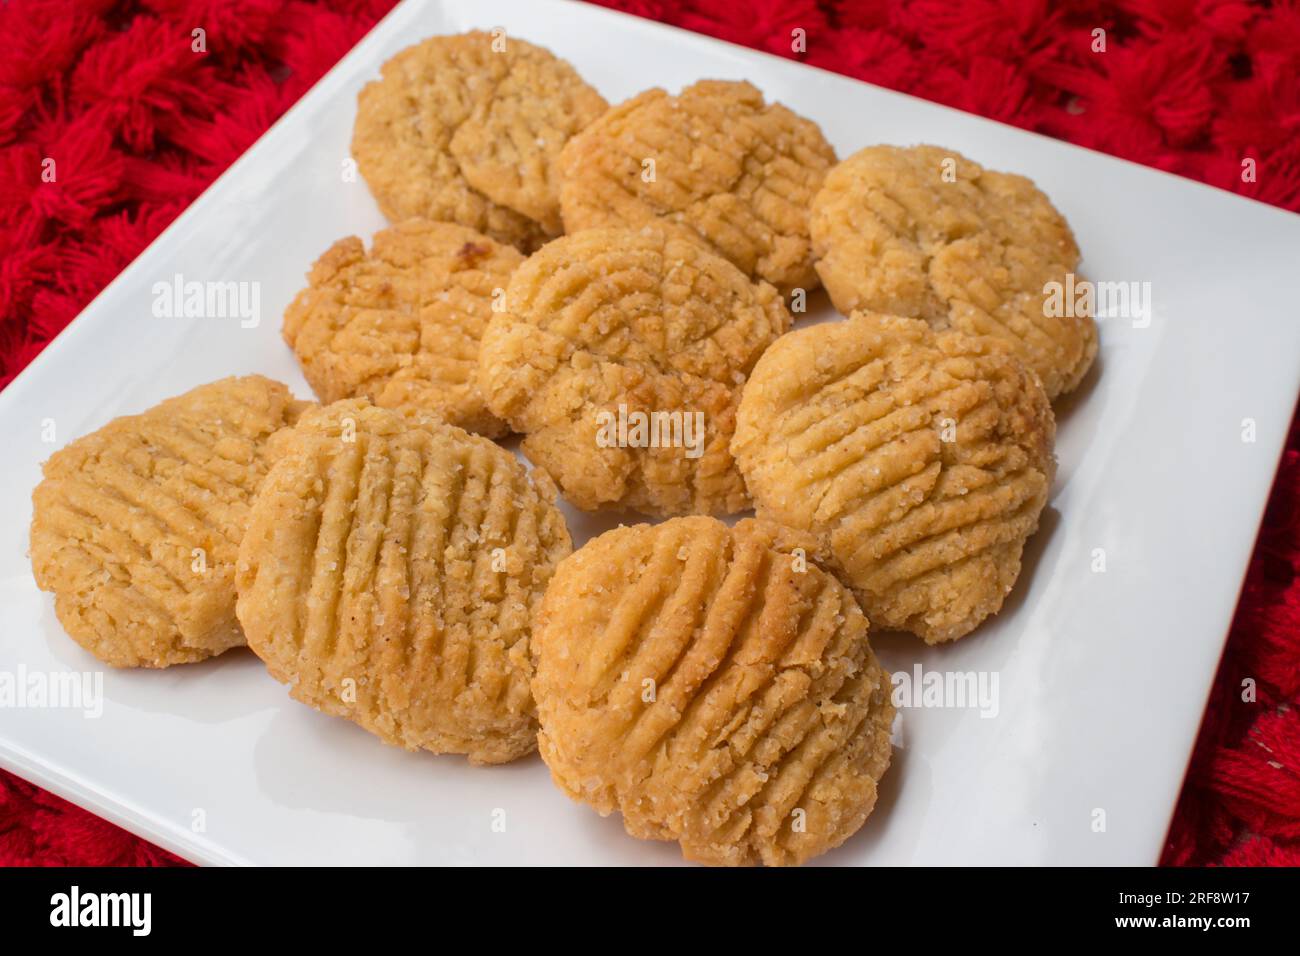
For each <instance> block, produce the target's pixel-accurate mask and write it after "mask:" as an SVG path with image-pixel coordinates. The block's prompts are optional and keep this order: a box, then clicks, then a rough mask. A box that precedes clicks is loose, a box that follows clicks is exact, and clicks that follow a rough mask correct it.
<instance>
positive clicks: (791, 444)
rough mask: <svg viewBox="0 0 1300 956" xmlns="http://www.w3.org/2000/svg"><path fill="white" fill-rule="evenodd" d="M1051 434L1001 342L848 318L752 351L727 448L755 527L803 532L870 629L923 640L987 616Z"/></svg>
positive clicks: (1033, 517) (959, 631)
mask: <svg viewBox="0 0 1300 956" xmlns="http://www.w3.org/2000/svg"><path fill="white" fill-rule="evenodd" d="M1055 431H1056V426H1055V421H1054V419H1053V417H1052V409H1051V406H1050V405H1049V404H1048V401H1047V395H1046V394H1045V393H1044V391H1043V388H1042V385H1041V383H1040V382H1039V380H1038V377H1037V376H1036V375H1034V374H1033V373H1032V372H1030V371H1029V370H1028V369H1026V368H1025V367H1024V366H1023V365H1022V364H1021V362H1020V361H1019V360H1018V359H1016V357H1015V356H1014V355H1013V354H1011V350H1010V348H1009V347H1008V346H1006V345H1004V344H1003V343H1002V342H1000V341H998V340H995V339H989V338H973V337H970V336H966V335H963V334H961V333H959V332H954V331H945V332H935V331H933V330H932V329H931V328H930V327H929V326H928V325H927V324H926V323H925V322H922V321H920V320H918V319H904V318H898V317H895V316H882V315H874V314H866V313H855V314H854V315H853V316H852V317H851V318H849V319H848V320H846V321H844V322H836V323H831V324H829V325H819V326H814V327H811V328H807V329H803V330H800V331H798V332H792V333H791V334H790V335H787V336H785V337H784V338H782V339H781V340H780V341H779V342H777V343H776V344H775V345H774V346H772V347H771V348H770V349H768V351H767V352H766V353H765V354H764V356H763V357H762V358H761V359H760V360H759V362H758V365H757V367H756V368H755V369H754V373H753V375H752V377H751V378H750V380H749V383H748V384H747V385H746V386H745V393H744V396H743V397H742V399H741V402H740V410H739V413H738V415H737V421H736V435H735V438H734V439H733V441H732V445H731V447H732V451H733V452H734V453H735V455H736V460H737V461H738V462H739V463H740V469H741V471H742V472H743V473H744V475H745V479H746V481H747V482H748V484H749V490H750V492H751V493H752V494H753V496H754V501H755V503H756V506H757V511H758V515H759V517H765V518H769V519H772V520H775V521H779V522H783V523H785V524H787V525H789V526H790V527H792V528H795V529H798V530H801V531H806V532H810V533H813V534H815V535H817V536H818V538H819V540H820V541H821V543H822V544H821V546H822V548H823V549H824V550H825V551H826V552H827V553H829V554H830V555H831V556H832V559H833V565H834V568H835V569H836V570H838V571H839V572H841V573H842V574H843V576H844V578H845V580H846V582H847V583H848V584H850V585H851V586H852V587H853V589H854V591H855V593H856V594H857V596H858V599H859V601H860V602H861V604H862V608H863V610H865V611H866V612H867V616H868V617H869V618H870V619H871V623H872V626H873V627H884V628H897V629H900V630H906V631H911V632H912V633H914V634H916V635H918V636H920V637H922V638H924V640H925V641H926V642H927V643H931V644H934V643H938V642H941V641H951V640H955V639H957V638H959V637H962V636H963V635H965V634H968V633H969V632H970V631H971V630H972V629H973V628H974V627H975V626H976V625H977V624H979V623H980V621H982V620H983V619H984V618H986V617H987V616H989V615H990V614H994V613H996V612H997V611H998V609H999V608H1001V606H1002V601H1003V598H1005V597H1006V595H1007V593H1008V592H1009V591H1010V590H1011V587H1012V585H1013V584H1014V583H1015V581H1016V577H1017V576H1018V575H1019V573H1020V555H1021V551H1022V550H1023V548H1024V544H1025V539H1026V538H1028V537H1029V535H1030V534H1032V533H1033V532H1034V530H1035V529H1036V528H1037V527H1038V516H1039V513H1040V512H1041V511H1042V510H1043V506H1044V504H1045V503H1046V501H1047V494H1048V489H1049V488H1050V487H1051V484H1052V477H1053V474H1054V472H1055V460H1054V458H1053V455H1052V443H1053V440H1054V437H1055Z"/></svg>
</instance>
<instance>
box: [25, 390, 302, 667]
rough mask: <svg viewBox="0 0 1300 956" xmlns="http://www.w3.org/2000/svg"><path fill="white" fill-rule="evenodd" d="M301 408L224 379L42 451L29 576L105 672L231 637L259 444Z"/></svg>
mask: <svg viewBox="0 0 1300 956" xmlns="http://www.w3.org/2000/svg"><path fill="white" fill-rule="evenodd" d="M304 405H305V403H303V402H298V401H296V400H295V399H294V397H293V396H292V395H291V394H290V393H289V390H288V389H287V388H285V387H284V386H283V385H281V384H280V383H279V382H273V381H271V380H270V379H267V378H263V377H262V376H260V375H250V376H247V377H245V378H226V379H222V380H221V381H218V382H213V383H211V384H209V385H202V386H200V387H198V388H196V389H193V390H192V391H189V392H186V393H185V394H184V395H180V396H178V397H176V398H172V399H168V400H167V401H165V402H163V403H161V404H160V405H156V406H155V407H153V408H151V409H149V410H148V411H147V412H144V413H143V414H140V415H128V416H125V417H122V418H115V419H113V420H112V421H111V422H109V423H108V424H107V425H105V426H104V427H103V428H101V429H99V430H98V431H95V432H92V433H91V434H89V435H86V436H84V437H82V438H78V439H77V440H76V441H74V442H72V443H71V444H70V445H68V446H67V447H66V448H63V449H62V450H60V451H57V452H55V453H54V454H53V455H52V456H51V457H50V459H49V461H47V462H46V463H45V465H44V467H43V469H42V470H43V473H44V478H43V480H42V481H41V483H40V484H39V485H37V486H36V490H35V491H34V492H33V493H32V528H31V558H32V572H33V574H34V576H35V578H36V585H37V586H38V587H39V588H40V589H41V590H43V591H52V592H53V593H54V609H55V613H56V614H57V615H58V617H59V621H60V623H62V624H63V627H64V629H65V630H66V631H67V632H68V634H69V635H70V636H71V637H72V639H73V640H75V641H76V642H77V643H78V644H80V645H81V646H82V647H84V648H85V649H86V650H88V651H90V653H92V654H94V655H95V656H96V657H97V658H99V659H100V660H101V661H104V662H105V663H106V664H111V665H113V666H114V667H168V666H170V665H172V664H186V663H190V662H193V661H200V660H203V659H204V658H207V657H212V656H213V655H216V654H220V653H221V652H222V651H225V650H229V649H230V648H232V647H239V646H242V645H243V643H244V635H243V633H242V632H241V631H240V629H239V622H238V621H237V620H236V619H235V582H234V576H235V557H236V554H237V552H238V549H239V541H240V539H241V538H242V537H243V534H244V524H245V522H246V520H247V518H248V509H249V505H250V503H251V501H252V497H253V493H254V492H255V491H256V490H257V486H258V485H259V484H260V483H261V481H262V478H263V476H264V475H265V474H266V470H267V458H268V452H267V448H266V443H267V439H268V438H270V436H271V435H272V434H274V433H275V432H276V431H278V430H279V429H281V428H283V427H284V426H285V425H287V424H289V423H291V422H293V421H294V420H295V419H296V418H297V417H298V415H299V413H300V412H301V411H302V408H303V407H304Z"/></svg>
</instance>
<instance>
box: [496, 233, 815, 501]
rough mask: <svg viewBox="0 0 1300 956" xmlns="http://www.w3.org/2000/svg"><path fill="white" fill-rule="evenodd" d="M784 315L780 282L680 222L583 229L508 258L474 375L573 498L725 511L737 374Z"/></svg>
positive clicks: (740, 492) (740, 376)
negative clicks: (760, 276) (743, 265)
mask: <svg viewBox="0 0 1300 956" xmlns="http://www.w3.org/2000/svg"><path fill="white" fill-rule="evenodd" d="M789 324H790V316H789V313H787V312H786V310H785V306H784V305H783V304H782V302H781V297H780V295H778V294H777V291H776V289H774V288H773V287H772V286H770V285H768V284H767V283H765V282H764V283H758V284H755V283H753V282H751V281H750V280H749V278H748V277H747V276H746V275H745V274H744V273H742V272H741V271H740V270H739V269H737V268H736V267H735V266H733V265H732V264H731V263H730V262H728V261H727V260H725V259H723V258H722V257H720V256H718V255H716V254H715V253H713V252H711V251H710V250H709V249H708V248H706V247H705V246H704V245H703V244H701V243H700V242H698V241H696V240H695V239H694V238H693V237H690V236H689V235H687V234H685V233H681V234H679V233H678V232H676V231H673V230H671V229H669V230H666V229H665V228H663V227H661V226H658V225H650V226H646V227H642V228H640V229H637V230H630V229H591V230H586V231H584V232H579V233H574V234H573V235H569V236H564V237H563V238H561V239H557V240H555V241H554V242H551V243H549V244H547V245H546V246H545V248H543V249H541V250H540V251H538V252H536V253H534V254H533V255H532V256H530V257H529V259H528V260H527V261H526V262H525V263H524V264H523V265H522V266H520V267H519V268H518V269H517V270H516V271H515V273H514V275H513V276H512V277H511V280H510V286H509V288H508V289H507V292H506V309H505V311H504V312H502V313H500V314H497V315H494V316H493V318H492V321H491V323H490V324H489V325H488V328H487V331H486V332H485V333H484V335H483V342H482V345H481V347H480V350H479V384H480V386H481V387H482V389H483V393H484V395H485V396H486V398H487V401H488V405H489V407H490V408H491V409H492V411H493V412H495V413H496V414H498V415H500V416H501V417H503V418H504V419H506V420H507V421H508V422H509V423H510V424H511V426H512V427H513V428H514V429H515V430H516V431H520V432H524V433H525V438H524V442H523V447H524V451H525V453H527V455H528V457H529V459H530V460H531V461H532V462H533V463H534V464H536V465H538V466H539V467H541V468H543V469H545V470H546V471H547V472H549V473H550V475H551V476H552V477H553V478H554V479H555V480H556V482H557V483H558V484H559V485H560V488H561V489H562V490H563V492H564V494H565V497H566V498H568V499H569V500H570V501H572V502H573V503H574V504H576V505H577V506H578V507H580V508H586V509H595V508H602V507H627V508H635V509H637V510H640V511H642V512H645V513H647V514H655V515H673V514H686V513H731V512H735V511H740V510H743V509H745V508H747V507H748V506H749V498H748V495H747V494H746V492H745V485H744V481H743V479H742V478H741V476H740V473H739V472H738V471H737V470H736V467H735V462H734V461H733V460H732V458H731V452H730V450H729V449H728V443H729V442H730V440H731V433H732V429H733V427H734V422H735V410H736V402H737V401H738V400H739V397H740V386H741V385H742V384H743V383H744V381H745V376H746V375H747V374H748V372H749V370H750V369H751V368H752V367H753V365H754V362H755V361H756V360H757V359H758V356H759V355H761V354H762V352H763V349H765V348H766V347H767V346H768V345H769V344H771V343H772V342H773V341H774V340H775V339H776V338H777V336H779V335H780V334H781V333H783V332H784V331H785V330H786V329H787V328H788V327H789ZM652 416H658V417H655V418H652ZM638 421H641V422H643V423H645V425H646V427H645V428H643V429H641V430H640V431H637V430H636V425H637V422H638ZM701 425H702V427H701ZM688 429H689V431H688Z"/></svg>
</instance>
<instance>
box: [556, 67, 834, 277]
mask: <svg viewBox="0 0 1300 956" xmlns="http://www.w3.org/2000/svg"><path fill="white" fill-rule="evenodd" d="M834 163H835V151H834V150H833V149H832V148H831V147H830V144H828V143H827V142H826V140H825V138H824V137H823V136H822V134H821V130H820V129H818V127H817V124H816V123H813V122H812V121H811V120H807V119H804V118H803V117H801V116H798V115H797V114H795V113H793V112H791V111H790V110H789V109H787V108H786V107H784V106H782V105H781V104H779V103H773V104H771V105H769V104H767V103H765V102H764V100H763V94H762V93H760V92H759V91H758V90H757V89H756V88H755V87H754V86H752V85H750V84H749V83H738V82H732V81H727V80H703V81H701V82H699V83H696V84H694V85H693V86H688V87H687V88H686V89H684V90H682V92H681V93H680V94H679V95H677V96H669V95H668V94H667V93H666V92H664V91H663V90H660V89H652V90H647V91H646V92H644V93H641V94H640V95H638V96H635V97H633V98H632V99H630V100H628V101H627V102H625V103H622V104H620V105H618V106H615V107H613V108H611V109H610V110H609V111H608V112H607V113H605V115H604V116H602V117H601V118H600V119H598V120H596V122H594V123H592V124H591V125H590V126H588V127H587V128H586V129H585V130H583V131H582V132H581V133H579V134H578V135H576V136H574V137H573V138H572V139H571V140H570V141H569V144H568V145H567V146H565V147H564V152H563V153H562V154H561V156H560V166H561V171H562V175H563V180H562V185H561V187H560V205H561V208H562V209H563V211H564V225H565V228H566V229H567V230H568V231H569V232H573V231H575V230H578V229H586V228H590V227H594V226H610V225H636V224H638V223H642V222H647V221H650V220H653V219H664V220H667V221H669V222H672V223H675V224H677V225H679V226H683V227H686V228H689V229H690V230H692V231H693V232H694V233H696V234H697V235H698V236H699V237H700V238H702V239H703V240H705V241H706V242H707V243H708V244H709V245H710V246H712V247H713V248H714V250H716V251H717V252H719V253H721V254H722V255H724V256H726V257H727V258H728V259H730V260H731V261H732V262H734V263H735V264H736V265H737V266H739V267H740V268H741V269H742V270H744V271H745V272H746V273H748V274H749V275H750V276H752V277H755V278H758V279H765V280H766V281H768V282H771V283H772V284H773V285H775V286H776V287H777V288H778V289H780V291H781V292H782V294H788V293H789V292H790V291H791V290H792V289H795V288H802V289H813V288H816V286H817V275H816V273H815V272H814V271H813V265H812V249H811V244H810V241H809V237H808V207H809V205H810V204H811V202H812V197H813V195H814V194H815V193H816V192H817V190H818V188H819V187H820V186H821V183H822V179H823V178H824V177H825V175H826V171H827V170H828V169H830V167H831V166H832V165H834Z"/></svg>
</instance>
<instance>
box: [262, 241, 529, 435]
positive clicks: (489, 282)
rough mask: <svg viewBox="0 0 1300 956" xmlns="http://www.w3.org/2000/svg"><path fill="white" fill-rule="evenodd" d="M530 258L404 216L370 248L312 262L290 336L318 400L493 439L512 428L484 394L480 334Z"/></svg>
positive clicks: (289, 316) (287, 320) (290, 319)
mask: <svg viewBox="0 0 1300 956" xmlns="http://www.w3.org/2000/svg"><path fill="white" fill-rule="evenodd" d="M523 261H524V257H523V256H522V255H520V254H519V252H518V250H516V249H515V248H514V247H513V246H507V245H502V244H501V243H499V242H496V241H495V240H493V239H489V238H488V237H487V236H484V235H482V234H481V233H477V232H475V231H474V230H472V229H468V228H466V227H465V226H458V225H456V224H454V223H447V222H429V221H427V220H422V219H412V220H408V221H406V222H403V223H400V224H398V225H396V226H393V227H392V228H390V229H385V230H383V231H381V232H378V233H376V234H375V238H374V242H373V245H372V247H371V250H370V252H369V253H367V252H366V250H365V247H364V246H363V245H362V243H361V240H360V239H358V238H356V237H355V236H349V237H347V238H346V239H340V240H339V241H338V242H336V243H335V244H334V245H333V246H331V247H330V249H329V250H328V251H326V253H325V254H324V255H322V256H321V257H320V259H318V260H317V261H316V264H315V265H314V266H312V270H311V272H310V273H309V274H308V284H307V288H306V289H304V290H303V291H301V292H299V293H298V295H297V297H296V298H295V299H294V300H293V303H292V304H291V305H290V306H289V308H288V309H287V310H286V311H285V314H284V340H285V341H286V342H287V343H288V344H289V346H290V347H291V348H292V349H293V350H294V352H295V353H296V354H297V356H298V360H299V361H300V362H301V363H302V369H303V374H304V375H305V376H306V378H307V381H308V382H310V383H311V387H312V388H313V389H314V390H315V391H316V394H317V396H319V397H320V399H321V401H323V402H336V401H339V400H341V399H344V398H366V399H369V400H370V401H371V402H373V403H374V404H376V405H382V406H384V407H386V408H404V409H410V410H414V411H417V412H432V413H436V414H437V415H439V416H441V417H443V418H445V419H446V420H447V421H449V422H451V423H452V424H453V425H459V426H460V427H462V428H465V429H467V430H469V431H473V432H478V433H479V434H481V435H486V436H488V437H489V438H494V437H496V436H498V435H502V434H505V432H506V425H505V422H503V421H501V419H499V418H497V417H496V416H495V415H493V414H492V413H491V412H490V411H488V408H487V405H486V403H485V402H484V401H483V396H482V394H481V393H480V392H479V388H478V348H479V338H480V336H481V335H482V334H483V329H484V328H485V327H486V326H487V323H488V319H489V318H490V317H491V315H492V304H493V297H494V296H497V297H499V296H502V295H504V294H505V288H506V285H507V283H508V282H509V280H510V274H511V273H512V272H513V271H514V270H515V268H516V267H517V266H518V265H519V264H520V263H521V262H523Z"/></svg>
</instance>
